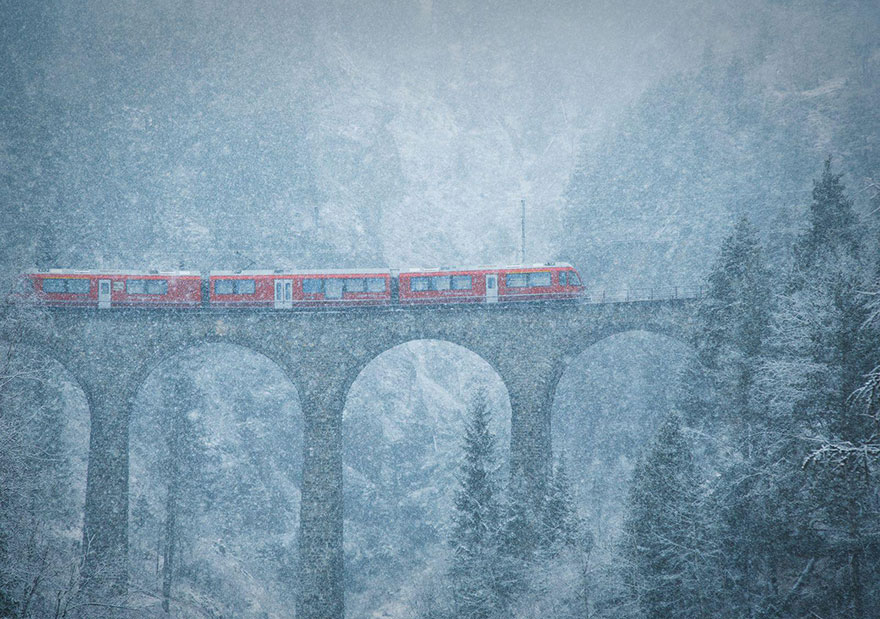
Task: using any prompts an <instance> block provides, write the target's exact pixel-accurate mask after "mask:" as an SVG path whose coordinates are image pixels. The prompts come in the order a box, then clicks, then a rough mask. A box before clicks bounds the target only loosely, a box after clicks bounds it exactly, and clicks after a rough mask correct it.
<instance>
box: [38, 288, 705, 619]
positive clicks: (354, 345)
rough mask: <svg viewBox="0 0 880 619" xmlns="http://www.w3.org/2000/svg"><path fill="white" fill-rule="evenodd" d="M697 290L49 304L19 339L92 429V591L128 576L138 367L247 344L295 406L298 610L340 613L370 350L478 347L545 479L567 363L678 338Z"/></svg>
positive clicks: (522, 452)
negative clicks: (70, 388)
mask: <svg viewBox="0 0 880 619" xmlns="http://www.w3.org/2000/svg"><path fill="white" fill-rule="evenodd" d="M694 303H695V302H694V301H693V300H687V299H667V300H652V301H636V302H617V303H595V304H566V303H562V304H553V303H548V304H537V305H531V304H528V305H526V304H523V305H498V306H460V307H437V308H427V307H423V308H414V309H398V308H395V309H374V310H359V311H349V312H346V311H326V312H323V311H321V312H317V311H316V312H292V311H289V310H288V311H284V310H280V311H275V310H242V309H236V310H216V309H207V308H206V309H200V310H187V311H179V310H177V311H175V310H133V309H113V310H62V309H56V310H50V317H49V319H50V324H47V325H44V326H43V327H41V328H33V329H31V331H30V332H29V333H27V334H26V340H27V341H28V343H29V344H31V345H33V346H34V347H35V348H37V349H39V350H41V351H43V352H45V353H46V354H47V356H50V357H52V358H54V359H56V360H57V361H59V362H60V363H61V364H62V365H63V366H64V367H65V368H66V369H67V370H68V371H69V372H70V373H71V375H72V376H73V377H74V379H75V380H76V381H77V382H78V383H79V385H80V387H81V388H82V389H83V391H84V393H85V395H86V399H87V402H88V405H89V409H90V417H91V426H90V427H91V430H90V438H89V460H88V473H87V481H86V503H85V517H84V532H83V547H84V549H85V551H84V552H85V563H84V575H85V576H86V580H87V582H90V583H92V584H91V585H90V587H91V588H92V589H93V590H94V591H95V592H98V591H101V592H104V593H106V592H107V591H116V592H120V591H123V592H124V590H125V587H126V565H127V560H128V483H129V470H128V468H129V452H128V449H129V413H130V410H131V407H132V401H133V399H134V396H135V394H136V392H137V390H138V388H139V386H140V385H141V383H142V382H143V381H144V380H145V378H146V377H147V375H148V374H149V373H150V372H151V371H152V370H153V369H154V368H155V367H157V366H158V365H159V364H160V363H162V362H163V361H164V360H166V359H168V358H169V357H171V356H173V355H175V354H177V353H178V352H180V351H182V350H184V349H186V348H188V347H191V346H198V345H201V344H205V343H216V342H224V343H230V344H235V345H238V346H242V347H244V348H247V349H250V350H253V351H255V352H257V353H260V354H262V355H264V356H266V357H268V358H269V359H271V360H272V361H274V362H275V363H276V364H278V366H279V367H280V368H281V369H282V371H283V372H284V373H285V374H286V375H287V376H288V377H289V379H290V381H291V382H292V383H293V384H294V386H295V387H296V390H297V392H298V394H299V398H300V404H301V408H302V413H303V416H304V433H305V436H304V437H303V469H302V470H303V478H302V482H301V491H302V502H301V514H300V531H299V555H300V556H299V561H298V564H299V565H300V574H299V582H298V583H297V587H298V589H297V590H298V592H299V593H298V600H297V609H296V610H297V617H301V618H303V619H312V618H314V619H317V618H320V619H327V618H340V619H341V618H342V617H343V616H344V601H343V600H344V596H343V551H342V526H343V514H342V510H343V506H342V496H343V495H342V476H343V463H342V413H343V407H344V405H345V400H346V395H347V392H348V389H349V387H350V386H351V385H352V383H353V382H354V380H355V379H356V378H357V376H358V374H359V373H360V372H361V370H362V369H363V368H364V367H365V366H366V365H367V364H368V363H369V362H370V361H371V360H373V359H374V358H376V357H377V356H378V355H380V354H381V353H383V352H384V351H387V350H389V349H391V348H393V347H395V346H397V345H399V344H403V343H406V342H409V341H413V340H420V339H436V340H443V341H446V342H452V343H454V344H458V345H460V346H463V347H464V348H466V349H468V350H470V351H473V352H474V353H476V354H478V355H479V356H481V357H482V358H483V359H485V360H486V361H487V362H488V363H489V364H490V365H491V366H492V367H493V368H494V369H495V371H496V372H497V373H498V375H499V376H500V377H501V379H502V380H503V381H504V384H505V385H506V387H507V391H508V394H509V397H510V405H511V411H512V413H511V414H512V417H511V443H510V458H511V475H513V476H519V478H520V480H521V481H522V482H523V483H525V484H527V485H528V486H529V487H532V488H534V487H536V486H537V485H540V484H542V483H543V480H544V479H545V477H546V475H547V473H548V470H549V469H550V463H551V461H552V455H551V433H550V411H551V407H552V401H553V397H554V392H555V389H556V384H557V382H558V380H559V378H560V376H561V375H562V373H563V371H564V369H565V367H566V365H567V364H568V363H569V362H570V361H571V360H572V359H573V358H575V357H576V356H577V355H578V354H579V353H580V352H581V351H583V350H585V349H586V348H588V347H589V346H591V345H593V344H594V343H596V342H597V341H599V340H601V339H603V338H605V337H608V336H610V335H614V334H615V333H621V332H624V331H631V330H645V331H651V332H656V333H660V334H666V335H669V336H672V337H676V338H686V333H687V330H688V326H689V323H690V321H691V316H692V313H693V312H692V309H693V306H694Z"/></svg>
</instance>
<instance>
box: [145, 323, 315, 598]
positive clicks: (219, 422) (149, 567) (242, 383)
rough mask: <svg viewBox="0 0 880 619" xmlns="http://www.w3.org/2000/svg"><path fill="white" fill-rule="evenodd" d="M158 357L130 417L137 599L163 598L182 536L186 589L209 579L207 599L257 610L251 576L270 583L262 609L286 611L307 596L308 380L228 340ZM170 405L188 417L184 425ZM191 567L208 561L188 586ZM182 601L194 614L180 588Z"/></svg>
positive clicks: (179, 557) (173, 349)
mask: <svg viewBox="0 0 880 619" xmlns="http://www.w3.org/2000/svg"><path fill="white" fill-rule="evenodd" d="M157 359H158V363H155V361H156V360H157ZM151 360H152V361H154V363H152V364H150V369H149V370H148V371H147V373H146V376H144V377H143V379H142V381H141V382H140V384H139V386H138V388H137V391H136V392H135V393H134V394H133V397H132V404H131V410H130V421H129V427H130V440H129V454H130V462H129V505H128V514H129V523H130V524H129V529H128V540H129V566H130V578H131V584H132V585H133V586H131V587H130V591H131V592H132V593H131V594H132V595H139V594H143V596H144V598H143V600H138V601H136V602H135V603H136V605H138V606H140V605H143V604H150V603H151V604H158V600H160V599H161V597H162V590H161V579H160V581H159V583H158V584H157V582H156V577H155V574H154V571H155V570H156V569H163V570H164V565H162V567H161V568H159V567H158V566H160V563H164V560H165V559H164V557H165V556H167V551H168V549H169V548H173V546H171V545H169V541H170V538H169V537H168V533H169V531H173V532H174V539H175V544H176V545H177V546H178V548H177V551H176V555H175V557H174V559H173V563H174V564H175V569H174V574H175V575H174V590H175V591H179V590H181V585H183V586H184V589H186V588H194V589H196V590H199V588H201V587H203V586H207V587H208V589H203V590H202V593H201V595H202V596H204V597H206V598H207V599H213V600H214V601H215V603H216V604H217V605H219V606H220V607H221V608H227V609H228V610H229V611H230V612H233V613H234V614H240V613H242V612H245V613H246V612H247V608H245V607H242V606H241V604H242V603H243V601H245V600H248V599H249V598H250V597H252V592H251V590H250V587H251V586H252V583H249V582H247V579H246V578H244V577H242V574H246V575H249V576H248V577H249V578H253V579H256V580H257V581H259V582H261V583H263V584H264V585H266V586H263V587H261V591H262V594H261V597H260V600H259V603H260V606H261V607H262V608H264V609H273V608H274V610H273V611H270V612H273V613H274V614H284V613H285V612H287V609H289V608H290V607H292V606H293V605H294V604H295V599H296V590H295V582H296V579H295V569H296V568H295V566H296V563H297V559H296V555H297V552H296V532H297V531H298V526H299V508H300V492H301V464H302V453H303V449H302V439H303V420H302V413H301V409H300V405H299V395H298V392H297V389H296V385H295V384H294V382H293V381H292V380H291V379H290V377H289V376H288V374H287V372H286V371H285V368H284V367H283V366H281V365H279V364H278V363H276V362H275V361H274V360H273V359H271V358H269V357H268V356H267V355H265V354H263V353H261V352H257V351H255V350H253V349H252V348H248V347H244V346H242V345H241V344H238V343H234V342H230V341H228V340H218V339H210V340H208V341H205V340H202V341H196V342H191V341H189V342H187V345H175V346H169V347H168V348H165V349H163V350H162V351H161V353H160V354H157V355H156V356H155V357H152V358H151ZM181 398H182V399H183V400H189V401H188V402H186V406H184V405H183V403H181V402H179V401H178V399H181ZM189 407H192V408H189ZM169 409H172V410H173V409H177V415H179V419H180V421H179V422H178V423H175V424H174V425H173V426H172V427H169V419H171V416H170V415H169V414H168V411H169ZM175 418H176V417H175ZM172 434H173V435H174V436H172ZM175 439H178V440H175ZM172 445H173V447H172ZM172 459H174V462H172ZM231 463H234V466H232V465H231ZM172 464H173V466H170V465H172ZM172 488H175V490H174V491H173V492H172ZM182 488H183V489H185V491H184V490H182ZM172 497H173V498H172ZM172 501H173V502H172ZM169 514H171V515H172V516H173V517H176V521H175V520H171V519H169ZM169 523H171V524H169ZM169 526H170V527H171V529H169V528H168V527H169ZM160 541H161V546H160ZM180 546H183V548H181V547H180ZM183 550H185V552H183ZM186 564H190V565H199V566H200V568H199V570H200V574H201V577H200V578H199V580H198V582H190V583H188V584H186V583H182V582H181V577H179V576H177V572H178V568H179V567H185V565H186ZM235 566H237V568H236V569H231V568H233V567H235ZM239 568H240V569H239ZM184 573H185V572H184ZM280 575H286V576H285V577H284V578H283V580H280V578H281V576H280ZM184 579H185V578H184ZM211 582H222V583H223V586H222V587H217V586H214V585H210V583H211ZM205 583H208V584H205ZM157 587H158V588H157ZM150 589H153V591H152V592H150ZM172 606H177V607H178V609H179V610H183V609H185V608H186V603H185V598H180V597H178V596H176V595H172ZM193 610H197V608H196V607H194V608H193ZM172 612H173V611H172Z"/></svg>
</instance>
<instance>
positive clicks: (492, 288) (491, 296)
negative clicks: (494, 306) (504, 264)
mask: <svg viewBox="0 0 880 619" xmlns="http://www.w3.org/2000/svg"><path fill="white" fill-rule="evenodd" d="M486 303H498V275H497V274H495V273H491V274H489V275H486Z"/></svg>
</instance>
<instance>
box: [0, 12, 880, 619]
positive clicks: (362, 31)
mask: <svg viewBox="0 0 880 619" xmlns="http://www.w3.org/2000/svg"><path fill="white" fill-rule="evenodd" d="M0 33H2V36H0V58H2V62H0V67H2V68H0V102H2V107H0V109H2V114H0V172H2V182H0V264H2V267H3V268H2V269H0V292H2V303H0V618H6V617H10V618H16V619H17V618H24V617H91V616H99V615H100V616H114V617H167V616H173V617H254V618H258V617H266V618H268V617H292V616H295V607H296V600H297V596H298V594H299V574H300V568H301V567H302V566H301V562H300V557H299V552H298V546H299V539H298V535H299V531H300V517H301V511H300V509H301V499H302V496H303V495H302V492H303V462H304V457H305V456H304V452H305V451H306V450H307V446H305V445H304V439H303V436H304V432H305V430H304V428H305V426H306V425H307V424H306V420H305V418H304V414H303V410H302V407H303V404H302V402H301V397H302V394H300V393H298V392H297V389H296V387H295V385H294V384H293V383H292V382H291V381H290V380H289V378H288V376H286V375H285V373H284V372H283V371H282V369H281V368H280V367H279V366H278V365H277V364H275V363H274V362H273V360H271V359H269V358H267V357H265V356H263V355H261V354H257V353H256V352H253V351H250V350H246V349H243V348H241V347H238V346H233V345H228V344H224V343H218V342H213V341H212V342H203V343H198V344H196V345H193V346H192V347H189V348H187V349H185V350H182V351H181V352H179V354H176V355H174V356H173V357H170V358H168V359H166V360H165V362H163V363H162V364H160V365H157V366H155V367H151V368H149V369H148V371H145V372H144V376H145V379H144V380H143V382H142V383H141V384H140V385H139V387H138V388H137V390H136V392H135V393H134V394H133V396H132V398H131V402H130V405H129V408H130V410H129V413H128V419H129V421H128V445H129V450H128V456H127V458H128V469H129V470H128V520H127V522H128V525H127V534H128V539H127V542H128V544H127V548H128V555H127V572H126V577H127V587H126V591H125V593H124V594H123V595H121V596H120V595H118V591H117V592H116V595H114V596H113V597H112V598H111V597H107V598H106V599H98V600H96V599H94V598H87V597H86V596H85V595H84V590H85V589H84V585H83V571H82V566H83V556H84V553H85V552H86V550H87V549H86V548H84V546H86V545H88V544H87V543H84V538H83V527H84V521H83V519H84V505H85V500H86V499H85V497H86V491H87V488H86V480H87V478H88V469H89V467H90V463H89V450H90V425H91V422H90V406H91V405H92V404H93V402H90V398H92V397H93V394H90V393H86V392H85V391H84V390H83V388H82V387H81V385H79V384H78V382H77V380H76V379H75V377H74V376H73V375H72V373H71V372H70V371H69V370H70V368H66V367H64V366H62V364H61V363H59V361H58V360H57V359H56V358H54V357H53V354H52V351H47V350H44V349H41V348H40V347H39V346H36V345H34V343H33V341H32V340H31V339H29V336H28V335H27V334H29V333H34V332H38V331H44V332H52V330H53V329H54V328H55V327H54V322H55V320H56V314H55V313H54V312H53V310H52V309H47V308H45V307H35V306H31V305H23V304H21V303H16V302H14V299H15V296H14V292H15V289H16V285H17V283H16V277H17V275H18V274H19V273H22V272H25V271H29V270H34V269H46V268H51V267H68V268H72V269H91V270H100V269H107V270H110V269H131V270H143V271H145V270H148V269H159V270H179V269H185V270H192V271H201V272H207V271H210V270H216V269H229V270H235V269H295V268H299V269H304V268H343V267H354V266H357V267H365V268H388V267H407V266H428V267H431V266H440V265H473V264H515V263H517V262H518V261H519V259H520V252H521V251H524V252H525V256H526V261H527V262H529V263H532V262H548V261H556V260H559V261H567V262H570V263H572V264H573V265H574V266H575V267H576V268H577V269H578V271H579V272H580V274H581V277H582V279H583V280H584V284H585V286H586V288H587V289H588V291H590V293H591V294H592V295H593V298H594V299H595V298H597V297H596V296H595V295H596V293H597V292H600V291H603V290H607V291H618V290H626V289H633V288H639V289H645V288H657V289H659V288H666V287H676V286H681V287H684V286H690V287H694V286H697V287H701V290H702V294H701V297H700V298H699V300H697V301H695V302H693V303H692V304H691V305H689V306H688V307H690V308H691V309H692V315H691V316H690V319H689V321H688V323H687V325H686V329H685V335H684V336H683V337H681V338H679V339H675V338H672V337H669V336H668V335H663V334H659V333H655V332H649V331H627V332H621V333H615V334H614V335H612V336H610V337H607V338H605V339H601V340H600V341H598V343H596V344H594V345H592V346H589V347H587V348H586V349H585V350H584V351H583V352H582V353H581V354H579V355H578V356H577V357H576V358H573V359H570V360H568V363H567V366H566V368H565V371H564V373H563V374H562V376H561V377H560V378H559V382H558V385H556V387H555V395H554V398H553V402H552V410H551V411H550V412H551V420H552V421H551V423H552V438H553V449H552V452H553V453H552V462H553V465H552V467H551V468H552V470H551V471H550V472H549V475H548V477H547V480H546V484H545V485H543V486H542V487H541V488H540V495H539V496H537V497H536V496H531V495H530V496H526V494H528V493H529V492H531V491H532V490H534V489H527V488H524V487H523V486H522V484H521V483H520V480H518V479H517V478H516V476H515V475H513V474H512V467H511V461H510V444H511V419H512V399H511V394H510V393H509V392H508V388H507V386H506V385H505V383H504V380H502V378H501V376H500V375H499V374H498V373H497V372H496V370H495V369H493V367H492V365H491V364H490V363H488V362H487V361H486V360H485V359H483V358H481V357H480V356H479V355H478V354H477V353H475V352H472V351H470V350H468V349H466V348H463V347H461V346H458V345H456V344H453V343H450V342H446V341H440V340H417V341H411V342H408V343H404V344H401V345H396V346H394V347H392V348H390V349H389V350H387V351H385V352H384V353H382V354H380V355H379V356H377V357H376V358H375V359H374V360H373V361H371V362H370V363H369V364H367V365H366V367H365V368H364V369H363V371H361V372H360V373H359V374H358V376H357V378H356V380H354V382H353V384H352V385H351V388H350V389H349V390H348V392H347V395H346V398H345V406H344V412H343V415H342V468H343V474H342V480H343V486H342V492H343V503H344V510H343V511H344V538H343V547H344V578H343V580H344V590H345V614H346V616H348V617H357V618H359V617H388V618H418V619H428V618H432V619H447V618H448V619H451V618H458V617H462V618H470V617H473V618H487V619H488V618H498V619H501V618H507V617H523V618H535V619H537V618H544V617H554V618H555V617H558V618H575V617H577V618H586V617H590V618H606V617H607V618H613V617H622V618H667V617H670V618H671V617H688V618H691V617H707V618H708V617H750V618H759V617H821V618H823V619H828V618H844V617H847V618H848V617H856V618H860V619H861V618H864V619H868V618H870V617H877V616H880V483H878V477H877V476H878V474H880V470H878V464H880V114H878V109H880V36H878V34H880V4H878V3H877V2H876V1H875V0H743V1H742V2H736V3H720V2H711V1H709V0H676V1H673V0H659V1H657V2H646V1H645V0H622V1H614V2H612V1H604V0H599V1H595V2H592V1H591V2H580V1H575V0H547V1H545V2H524V1H521V0H511V1H508V2H505V3H487V2H477V1H472V0H449V1H448V2H442V1H440V0H381V1H380V0H362V1H359V2H355V1H351V0H325V1H324V2H320V3H319V2H314V1H313V0H302V1H295V2H280V1H274V0H270V1H267V2H242V1H238V0H232V1H215V0H190V1H187V2H180V1H173V2H172V1H171V0H156V1H154V2H128V1H126V2H119V1H116V0H114V1H104V0H85V1H81V2H71V1H69V0H45V1H43V0H36V1H33V2H15V1H14V0H10V1H6V2H2V3H0ZM521 200H524V201H525V238H526V244H525V247H524V248H523V247H521V241H520V234H521V228H520V226H521V223H522V222H521V219H520V209H521ZM82 311H84V312H88V311H92V310H82ZM94 311H95V312H97V311H101V310H94ZM157 311H161V310H157ZM86 315H88V314H86ZM420 316H422V315H420ZM419 319H420V320H430V316H429V312H425V313H424V316H422V317H420V318H419ZM108 337H109V338H110V341H112V336H108ZM157 337H159V336H158V335H157ZM92 464H93V463H92ZM86 542H88V540H86Z"/></svg>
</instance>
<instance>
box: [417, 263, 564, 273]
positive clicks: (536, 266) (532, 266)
mask: <svg viewBox="0 0 880 619" xmlns="http://www.w3.org/2000/svg"><path fill="white" fill-rule="evenodd" d="M548 267H551V268H563V269H568V268H574V267H572V266H571V265H570V264H569V263H567V262H539V263H535V264H492V265H487V266H461V267H460V266H442V267H407V268H403V269H400V272H401V273H438V272H439V273H443V272H445V271H493V270H496V271H497V270H502V271H506V270H509V269H546V268H548Z"/></svg>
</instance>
